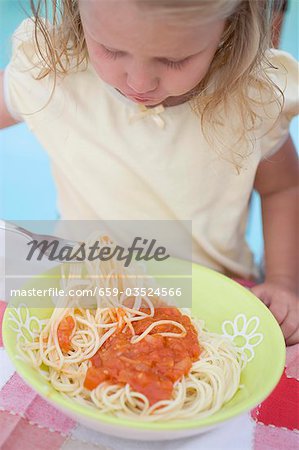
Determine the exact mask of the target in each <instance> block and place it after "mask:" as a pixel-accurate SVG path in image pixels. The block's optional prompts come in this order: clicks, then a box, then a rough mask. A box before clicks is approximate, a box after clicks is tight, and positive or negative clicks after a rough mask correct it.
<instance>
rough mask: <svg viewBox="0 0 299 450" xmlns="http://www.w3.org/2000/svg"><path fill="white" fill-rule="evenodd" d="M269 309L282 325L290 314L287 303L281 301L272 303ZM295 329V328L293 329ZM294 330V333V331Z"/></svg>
mask: <svg viewBox="0 0 299 450" xmlns="http://www.w3.org/2000/svg"><path fill="white" fill-rule="evenodd" d="M269 309H270V311H271V313H272V314H273V316H274V317H275V319H276V320H277V322H278V323H279V325H280V326H281V327H282V324H283V323H284V322H285V320H286V319H287V316H288V307H287V305H285V304H281V303H275V302H274V303H271V304H270V306H269ZM293 331H294V330H293ZM293 331H292V333H293Z"/></svg>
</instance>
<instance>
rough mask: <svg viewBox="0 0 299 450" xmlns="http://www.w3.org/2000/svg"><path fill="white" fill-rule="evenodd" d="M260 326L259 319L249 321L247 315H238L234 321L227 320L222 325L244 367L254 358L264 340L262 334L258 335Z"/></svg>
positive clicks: (253, 318)
mask: <svg viewBox="0 0 299 450" xmlns="http://www.w3.org/2000/svg"><path fill="white" fill-rule="evenodd" d="M259 325H260V319H259V318H258V317H256V316H253V317H251V318H250V319H249V320H247V318H246V316H245V314H238V315H237V316H236V317H235V319H234V320H233V321H231V320H225V321H224V322H223V324H222V332H223V335H224V336H226V337H227V338H229V339H230V340H231V341H232V342H233V343H234V345H235V346H236V348H237V351H238V352H239V353H240V356H241V359H242V361H243V364H244V365H246V364H247V363H248V362H250V361H251V360H252V359H253V358H254V355H255V353H254V347H256V346H257V345H259V344H260V343H261V342H262V340H263V339H264V335H263V334H262V333H256V331H257V330H258V328H259Z"/></svg>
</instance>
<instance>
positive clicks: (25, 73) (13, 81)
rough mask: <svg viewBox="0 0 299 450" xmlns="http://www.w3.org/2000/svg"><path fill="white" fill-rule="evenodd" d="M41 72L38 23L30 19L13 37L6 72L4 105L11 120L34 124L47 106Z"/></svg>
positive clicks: (23, 23)
mask: <svg viewBox="0 0 299 450" xmlns="http://www.w3.org/2000/svg"><path fill="white" fill-rule="evenodd" d="M41 69H42V64H41V58H40V56H39V54H38V51H37V48H36V44H35V39H34V21H33V19H26V20H24V21H23V22H22V23H21V25H20V26H19V27H18V28H17V29H16V31H15V32H14V34H13V36H12V56H11V59H10V62H9V64H8V65H7V67H6V68H5V70H4V101H5V104H6V107H7V109H8V111H9V113H10V114H11V116H12V117H13V118H15V119H16V120H18V121H22V120H26V121H27V122H30V116H31V115H32V114H34V113H35V112H36V111H37V110H38V109H39V108H41V107H42V105H43V103H45V102H44V100H45V96H44V95H42V93H41V92H39V91H40V90H41V89H42V85H44V83H43V82H42V80H38V79H37V78H38V75H39V74H40V71H41ZM37 99H38V100H37Z"/></svg>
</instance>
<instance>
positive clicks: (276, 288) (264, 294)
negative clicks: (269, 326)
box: [251, 281, 299, 345]
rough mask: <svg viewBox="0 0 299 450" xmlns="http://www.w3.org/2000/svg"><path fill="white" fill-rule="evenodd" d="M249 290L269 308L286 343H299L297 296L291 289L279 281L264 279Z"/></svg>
mask: <svg viewBox="0 0 299 450" xmlns="http://www.w3.org/2000/svg"><path fill="white" fill-rule="evenodd" d="M251 291H252V292H253V294H254V295H256V296H257V297H258V298H260V299H261V300H262V301H263V302H264V303H265V305H266V306H268V308H269V309H270V311H271V312H272V314H273V315H274V317H275V318H276V320H277V322H278V323H279V325H280V327H281V331H282V332H283V335H284V337H285V341H286V344H287V345H294V344H298V343H299V298H298V296H297V295H296V294H295V293H294V291H292V290H291V289H289V288H287V287H284V286H282V285H281V284H279V283H274V282H269V281H265V283H262V284H258V285H257V286H254V287H253V288H252V289H251Z"/></svg>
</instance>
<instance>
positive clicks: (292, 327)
mask: <svg viewBox="0 0 299 450" xmlns="http://www.w3.org/2000/svg"><path fill="white" fill-rule="evenodd" d="M298 325H299V323H298V317H297V316H296V315H295V314H294V311H289V312H288V314H287V316H286V318H285V319H284V320H283V322H282V323H281V324H280V328H281V331H282V332H283V335H284V337H285V340H286V341H288V340H289V338H290V337H292V336H293V334H295V333H296V332H298Z"/></svg>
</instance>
